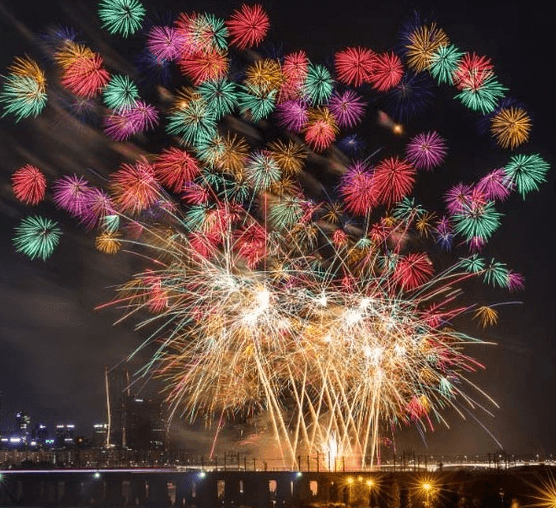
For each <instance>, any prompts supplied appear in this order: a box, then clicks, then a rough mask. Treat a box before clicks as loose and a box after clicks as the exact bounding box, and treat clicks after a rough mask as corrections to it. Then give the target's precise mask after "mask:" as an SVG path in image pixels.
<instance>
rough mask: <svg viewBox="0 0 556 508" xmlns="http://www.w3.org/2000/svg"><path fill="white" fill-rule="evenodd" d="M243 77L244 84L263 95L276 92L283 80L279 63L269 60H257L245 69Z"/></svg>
mask: <svg viewBox="0 0 556 508" xmlns="http://www.w3.org/2000/svg"><path fill="white" fill-rule="evenodd" d="M245 76H246V79H245V84H247V85H248V86H250V87H254V88H256V89H258V90H260V91H261V92H265V93H267V92H270V91H271V90H278V89H279V88H280V86H281V85H282V83H283V82H284V80H285V78H284V74H283V73H282V68H281V67H280V63H279V62H277V61H276V60H271V59H264V60H257V61H256V62H254V63H253V64H251V65H250V66H249V67H248V68H247V69H246V71H245Z"/></svg>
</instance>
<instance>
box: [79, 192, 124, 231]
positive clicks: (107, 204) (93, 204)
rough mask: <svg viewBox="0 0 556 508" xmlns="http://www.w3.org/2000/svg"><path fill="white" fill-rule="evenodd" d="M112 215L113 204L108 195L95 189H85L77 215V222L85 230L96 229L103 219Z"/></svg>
mask: <svg viewBox="0 0 556 508" xmlns="http://www.w3.org/2000/svg"><path fill="white" fill-rule="evenodd" d="M114 214H115V211H114V204H113V203H112V200H111V199H110V197H109V196H108V194H106V193H105V192H104V191H103V190H102V189H97V188H96V187H92V188H89V189H87V191H86V192H85V196H84V197H83V206H82V207H81V211H80V213H79V220H80V221H81V223H82V224H84V225H85V227H86V228H87V229H89V230H90V229H93V228H95V227H97V226H98V225H99V224H100V223H101V222H102V220H103V219H104V217H106V216H107V215H114Z"/></svg>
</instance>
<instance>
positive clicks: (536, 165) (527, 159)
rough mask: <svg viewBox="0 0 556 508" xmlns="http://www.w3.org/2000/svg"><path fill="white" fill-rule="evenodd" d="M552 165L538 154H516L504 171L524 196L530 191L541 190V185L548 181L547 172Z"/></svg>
mask: <svg viewBox="0 0 556 508" xmlns="http://www.w3.org/2000/svg"><path fill="white" fill-rule="evenodd" d="M549 169H550V165H549V164H548V162H546V161H545V160H544V159H543V158H542V157H540V156H539V155H538V154H531V155H514V156H513V157H512V158H511V159H510V162H509V163H508V164H506V167H505V168H504V171H505V172H506V174H507V175H508V177H509V178H510V179H511V182H512V183H513V184H514V185H515V186H516V187H517V190H518V192H519V193H520V194H521V196H522V197H525V194H527V193H528V192H531V191H534V190H539V185H540V184H541V183H543V182H546V173H547V172H548V170H549Z"/></svg>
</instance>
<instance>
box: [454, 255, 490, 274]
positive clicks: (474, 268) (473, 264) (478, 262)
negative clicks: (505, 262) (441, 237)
mask: <svg viewBox="0 0 556 508" xmlns="http://www.w3.org/2000/svg"><path fill="white" fill-rule="evenodd" d="M459 265H460V266H461V267H462V268H463V269H464V270H465V271H466V272H469V273H479V272H482V271H483V270H484V269H485V260H484V259H483V258H482V257H481V256H479V255H478V254H472V255H471V256H469V257H467V258H461V259H460V260H459Z"/></svg>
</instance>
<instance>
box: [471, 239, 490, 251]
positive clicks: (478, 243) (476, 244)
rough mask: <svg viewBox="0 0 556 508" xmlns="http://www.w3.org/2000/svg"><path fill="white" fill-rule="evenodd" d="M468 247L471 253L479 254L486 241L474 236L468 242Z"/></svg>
mask: <svg viewBox="0 0 556 508" xmlns="http://www.w3.org/2000/svg"><path fill="white" fill-rule="evenodd" d="M468 245H469V250H470V251H471V252H481V251H482V250H483V248H484V246H485V245H486V240H485V239H484V238H483V237H481V236H474V237H473V238H471V240H469V242H468Z"/></svg>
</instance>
